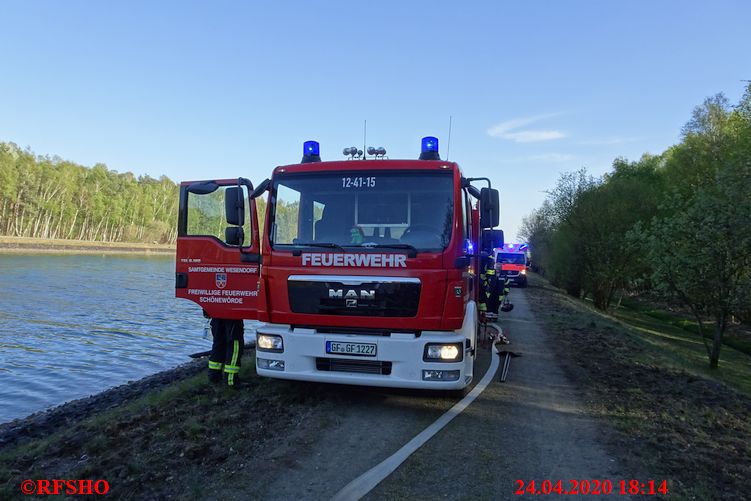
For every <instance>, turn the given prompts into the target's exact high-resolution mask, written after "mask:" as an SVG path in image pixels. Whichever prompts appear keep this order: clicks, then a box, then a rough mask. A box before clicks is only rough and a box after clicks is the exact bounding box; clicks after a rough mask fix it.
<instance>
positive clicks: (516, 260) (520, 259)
mask: <svg viewBox="0 0 751 501" xmlns="http://www.w3.org/2000/svg"><path fill="white" fill-rule="evenodd" d="M498 257H499V258H500V259H499V261H498V262H499V263H502V264H525V263H526V262H527V258H526V256H525V255H524V254H515V253H514V254H510V253H506V252H503V253H501V255H500V256H498Z"/></svg>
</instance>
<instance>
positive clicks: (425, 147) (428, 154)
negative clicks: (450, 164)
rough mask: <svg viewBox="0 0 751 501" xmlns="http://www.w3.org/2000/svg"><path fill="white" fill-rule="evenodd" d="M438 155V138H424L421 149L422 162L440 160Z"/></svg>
mask: <svg viewBox="0 0 751 501" xmlns="http://www.w3.org/2000/svg"><path fill="white" fill-rule="evenodd" d="M440 159H441V157H440V156H439V155H438V138H437V137H433V136H425V137H424V138H422V147H421V148H420V160H440Z"/></svg>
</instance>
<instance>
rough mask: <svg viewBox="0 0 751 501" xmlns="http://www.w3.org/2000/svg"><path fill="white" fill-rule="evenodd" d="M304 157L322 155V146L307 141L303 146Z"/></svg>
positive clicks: (316, 142)
mask: <svg viewBox="0 0 751 501" xmlns="http://www.w3.org/2000/svg"><path fill="white" fill-rule="evenodd" d="M302 154H303V155H318V156H320V155H321V146H320V145H319V144H318V141H305V142H304V143H303V145H302Z"/></svg>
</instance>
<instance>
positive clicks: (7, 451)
mask: <svg viewBox="0 0 751 501" xmlns="http://www.w3.org/2000/svg"><path fill="white" fill-rule="evenodd" d="M253 360H254V359H253V356H252V355H251V356H247V357H245V359H244V366H243V368H242V372H241V377H242V378H243V379H244V380H245V381H247V385H246V386H245V387H244V388H242V389H240V390H230V389H227V388H226V387H223V386H213V385H209V384H208V383H207V382H206V374H205V371H204V370H201V371H200V372H199V373H198V374H194V375H191V376H188V377H185V378H183V379H178V380H175V381H172V382H168V383H166V385H162V386H161V387H160V388H157V389H154V390H146V391H144V393H143V394H142V395H137V396H136V397H134V398H132V399H130V400H128V401H126V402H124V403H122V404H120V405H117V404H112V403H107V404H106V405H105V408H104V409H101V410H99V409H97V410H94V411H92V412H90V414H89V415H88V416H83V417H80V418H76V417H70V416H61V417H59V418H55V419H57V421H59V422H57V423H55V422H53V423H46V427H45V429H41V430H40V429H36V428H35V427H33V426H32V427H30V428H29V429H28V430H27V432H25V433H23V434H21V435H19V436H15V437H14V438H13V439H12V440H11V441H10V442H9V443H6V445H5V446H4V447H3V448H2V449H1V450H0V499H23V498H24V496H23V495H22V494H21V491H20V484H21V482H22V481H23V480H24V479H29V478H30V479H54V478H63V479H78V478H84V479H105V480H107V481H108V482H109V484H110V486H111V490H110V493H109V495H110V496H114V497H116V498H118V499H120V498H125V499H129V498H132V499H185V498H191V499H197V498H211V499H220V498H222V497H224V498H228V499H233V498H235V497H236V496H235V495H236V493H237V489H238V487H239V486H242V490H243V491H246V492H254V491H255V492H259V489H261V488H262V486H263V484H264V481H265V479H267V478H272V477H273V476H275V475H277V474H278V471H277V470H279V469H280V468H285V467H286V466H285V464H286V463H285V462H288V461H289V458H287V456H286V455H285V450H286V446H287V443H288V441H293V442H295V446H296V447H297V448H298V449H299V448H300V447H303V448H304V446H305V443H306V440H310V437H311V436H313V435H311V434H313V433H317V432H318V431H319V428H320V427H321V426H323V425H325V424H326V423H325V422H322V421H315V422H311V423H307V422H306V427H305V429H297V427H298V425H299V424H300V423H301V422H302V421H304V420H305V419H306V417H307V416H309V415H310V413H311V412H313V411H314V410H315V409H316V408H317V406H319V405H320V402H324V401H329V402H330V401H332V400H333V401H336V397H335V395H327V397H326V398H323V397H322V395H321V393H322V392H326V391H327V389H326V388H321V387H320V386H315V385H305V384H301V385H285V384H279V382H278V381H274V380H268V379H266V380H262V381H260V380H259V378H258V377H257V376H256V375H255V368H254V366H253ZM205 363H206V362H205V359H204V360H202V361H200V362H198V364H200V367H201V368H203V367H204V365H205ZM193 372H194V373H195V371H193ZM165 374H167V375H169V374H170V373H169V372H168V373H165ZM136 384H138V383H136ZM48 429H49V430H51V431H48ZM280 437H284V440H281V439H280ZM0 443H2V442H0ZM257 458H262V459H263V461H260V460H258V459H257ZM253 461H258V464H257V465H253V464H252V463H253ZM248 466H253V467H252V468H248Z"/></svg>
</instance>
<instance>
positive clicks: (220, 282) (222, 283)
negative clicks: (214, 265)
mask: <svg viewBox="0 0 751 501" xmlns="http://www.w3.org/2000/svg"><path fill="white" fill-rule="evenodd" d="M216 286H217V287H219V288H220V289H224V288H225V287H227V274H226V273H217V274H216Z"/></svg>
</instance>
